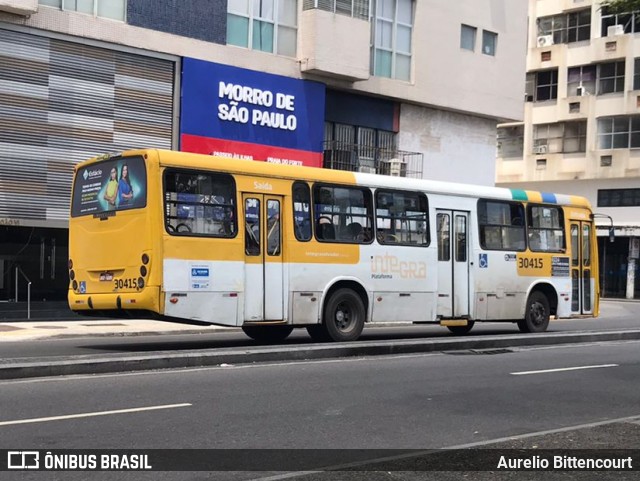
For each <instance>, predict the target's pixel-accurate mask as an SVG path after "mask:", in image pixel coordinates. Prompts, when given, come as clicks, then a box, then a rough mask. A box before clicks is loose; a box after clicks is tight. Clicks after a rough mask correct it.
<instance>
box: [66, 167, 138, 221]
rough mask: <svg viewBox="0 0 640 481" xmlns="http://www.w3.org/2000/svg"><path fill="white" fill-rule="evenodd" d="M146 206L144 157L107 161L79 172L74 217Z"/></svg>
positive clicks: (80, 169)
mask: <svg viewBox="0 0 640 481" xmlns="http://www.w3.org/2000/svg"><path fill="white" fill-rule="evenodd" d="M146 203H147V171H146V169H145V164H144V160H143V159H142V157H128V158H119V159H114V160H105V161H103V162H98V163H95V164H91V165H88V166H86V167H81V168H79V169H78V171H77V172H76V178H75V183H74V186H73V196H72V203H71V216H72V217H77V216H81V215H89V214H93V215H98V214H104V213H109V212H113V213H115V212H116V211H121V210H127V209H137V208H140V207H144V206H145V205H146Z"/></svg>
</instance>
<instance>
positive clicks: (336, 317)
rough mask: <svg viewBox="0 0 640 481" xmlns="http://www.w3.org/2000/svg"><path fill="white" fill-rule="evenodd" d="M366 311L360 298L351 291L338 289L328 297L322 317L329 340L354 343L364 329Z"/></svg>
mask: <svg viewBox="0 0 640 481" xmlns="http://www.w3.org/2000/svg"><path fill="white" fill-rule="evenodd" d="M365 317H366V311H365V308H364V303H363V302H362V299H361V298H360V296H359V295H358V294H357V293H356V292H355V291H353V290H351V289H347V288H343V289H338V290H337V291H335V292H334V293H333V294H331V296H330V297H329V300H328V301H327V303H326V304H325V306H324V315H323V316H322V320H323V323H322V325H323V327H324V328H325V330H326V332H327V335H328V336H329V338H330V340H332V341H337V342H344V341H355V340H356V339H358V337H360V334H361V333H362V329H363V328H364V321H365Z"/></svg>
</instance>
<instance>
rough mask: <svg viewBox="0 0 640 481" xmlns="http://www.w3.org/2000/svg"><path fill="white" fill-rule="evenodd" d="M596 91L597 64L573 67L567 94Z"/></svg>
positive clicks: (593, 92)
mask: <svg viewBox="0 0 640 481" xmlns="http://www.w3.org/2000/svg"><path fill="white" fill-rule="evenodd" d="M595 93H596V66H595V65H582V66H580V67H571V68H570V69H569V77H568V81H567V96H569V97H572V96H575V95H585V94H592V95H595Z"/></svg>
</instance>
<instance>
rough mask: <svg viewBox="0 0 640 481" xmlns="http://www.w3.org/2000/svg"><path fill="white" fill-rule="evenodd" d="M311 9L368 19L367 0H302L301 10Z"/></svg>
mask: <svg viewBox="0 0 640 481" xmlns="http://www.w3.org/2000/svg"><path fill="white" fill-rule="evenodd" d="M313 9H318V10H325V11H327V12H333V13H337V14H340V15H347V16H349V17H354V18H362V19H365V20H369V0H303V2H302V10H313Z"/></svg>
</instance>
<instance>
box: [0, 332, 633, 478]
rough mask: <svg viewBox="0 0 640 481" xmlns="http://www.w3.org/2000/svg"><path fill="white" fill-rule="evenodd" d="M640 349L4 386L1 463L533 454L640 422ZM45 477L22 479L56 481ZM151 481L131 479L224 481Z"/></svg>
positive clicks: (573, 349)
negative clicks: (596, 429) (81, 458)
mask: <svg viewBox="0 0 640 481" xmlns="http://www.w3.org/2000/svg"><path fill="white" fill-rule="evenodd" d="M639 348H640V342H638V341H628V342H615V343H613V342H610V343H596V344H591V345H584V344H583V345H574V346H566V345H565V346H554V347H544V348H543V347H539V348H526V349H524V348H523V349H515V350H512V351H509V350H505V351H499V352H500V353H495V354H493V355H489V354H473V353H470V352H464V351H460V352H452V353H448V354H447V353H433V354H421V355H407V356H384V357H374V358H349V359H341V360H323V361H300V362H294V363H273V364H260V365H247V366H228V367H215V368H201V369H191V370H167V371H156V372H143V373H135V374H131V373H130V374H114V375H96V376H74V377H68V378H48V379H39V380H37V379H34V380H22V381H4V382H0V406H1V410H0V449H15V448H17V447H19V448H21V449H61V448H76V449H80V448H84V449H87V448H120V449H127V448H132V449H133V448H135V449H144V448H181V449H184V448H194V449H195V448H199V449H203V448H207V449H208V448H237V449H249V448H256V449H262V448H278V449H292V448H305V449H329V448H331V449H390V448H393V449H401V448H407V449H432V448H443V447H460V446H468V445H480V446H483V445H485V444H484V443H492V442H495V441H496V440H498V441H502V442H504V441H505V438H511V437H515V438H514V439H518V436H524V438H522V440H521V444H522V445H523V447H528V448H532V447H534V446H538V445H540V444H541V443H542V444H544V439H545V436H549V435H552V433H548V432H547V433H545V434H544V435H542V436H541V437H532V438H529V437H528V436H530V435H531V434H532V433H539V432H546V431H549V430H552V431H553V430H562V429H565V428H570V427H577V428H579V427H582V428H584V429H589V428H592V427H593V426H591V423H596V422H603V421H604V422H607V421H611V420H615V419H618V418H629V417H637V419H636V421H637V420H640V404H639V403H638V399H640V384H639V383H638V382H637V379H638V373H639V372H640V349H639ZM120 410H127V412H113V411H120ZM627 424H628V425H630V424H629V423H625V422H624V421H622V422H619V423H616V425H620V426H625V425H627ZM636 427H637V425H636ZM574 432H580V429H578V430H577V431H574V430H573V429H571V430H570V431H569V432H568V433H569V434H566V435H565V434H563V435H562V437H561V440H563V441H562V442H560V444H559V445H556V447H573V448H581V447H582V448H585V447H608V446H616V443H620V442H621V441H620V440H621V439H626V441H625V442H627V443H632V445H629V446H622V447H637V446H638V445H639V443H640V430H638V431H637V433H636V434H637V435H636V436H635V437H633V438H628V437H627V438H621V437H619V436H618V435H617V434H616V431H615V430H613V431H612V432H611V433H610V435H609V437H606V436H605V437H604V438H603V439H604V440H599V441H598V443H596V445H593V444H592V443H593V440H594V439H595V438H594V437H591V436H582V437H580V436H579V435H575V434H571V433H574ZM561 433H562V431H561ZM576 439H580V440H581V441H580V443H578V444H576ZM489 446H490V444H489ZM617 447H620V446H619V445H618V446H617ZM44 474H46V473H31V474H28V475H27V474H25V475H24V476H25V477H20V478H15V479H52V477H51V475H50V474H51V473H49V476H48V477H45V476H43V475H44ZM67 474H69V476H70V477H68V476H67ZM81 474H82V476H80V475H81ZM113 474H114V475H115V474H116V473H113ZM257 474H258V473H248V474H247V473H244V474H242V473H240V474H234V475H233V476H235V477H236V479H252V478H257V477H260V476H258V475H257ZM75 475H78V477H74V476H75ZM225 475H226V476H227V477H228V476H232V475H231V474H230V473H226V474H225ZM146 476H148V477H145V475H142V474H140V473H136V474H135V477H130V478H128V479H223V478H224V477H220V476H216V477H213V478H208V477H207V476H205V475H204V474H201V475H198V474H196V473H182V474H179V473H147V475H146ZM233 476H232V477H233ZM335 476H338V475H335ZM88 477H89V476H87V474H86V473H84V474H83V473H75V474H73V473H65V476H64V477H60V478H59V479H87V478H88ZM123 477H124V475H123V474H118V476H115V477H111V478H109V479H122V478H123ZM3 479H4V478H3ZM11 479H13V478H11ZM101 479H103V477H102V478H101ZM331 479H338V478H337V477H336V478H331ZM339 479H352V478H349V477H348V476H347V478H339ZM361 479H362V478H361ZM369 479H371V478H369ZM388 479H397V477H396V478H393V477H389V478H388ZM416 479H418V478H416ZM422 479H426V478H422ZM429 479H431V478H429ZM434 479H436V478H434ZM451 479H453V478H451ZM460 479H462V478H460ZM563 479H564V478H563ZM572 479H573V478H572ZM583 479H586V478H583ZM616 479H617V478H616ZM620 479H626V478H620Z"/></svg>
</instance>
